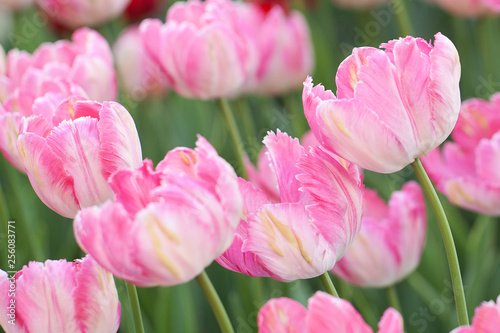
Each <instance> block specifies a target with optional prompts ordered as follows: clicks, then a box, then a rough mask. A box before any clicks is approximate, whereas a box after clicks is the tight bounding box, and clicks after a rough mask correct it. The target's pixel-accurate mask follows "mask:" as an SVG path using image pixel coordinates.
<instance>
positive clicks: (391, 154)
mask: <svg viewBox="0 0 500 333" xmlns="http://www.w3.org/2000/svg"><path fill="white" fill-rule="evenodd" d="M382 47H383V48H385V50H380V49H375V48H372V47H362V48H355V49H354V50H353V53H352V55H350V56H349V57H347V58H346V59H345V60H344V61H343V62H342V63H341V64H340V66H339V69H338V72H337V76H336V83H337V87H338V90H337V97H335V95H334V94H333V93H332V92H331V91H329V90H327V91H325V89H324V88H323V86H321V85H317V86H316V87H313V83H312V79H311V78H307V80H306V81H305V82H304V91H303V95H302V99H303V103H304V112H305V115H306V118H307V120H308V122H309V125H310V126H311V129H312V131H313V132H314V134H315V136H316V138H317V139H318V141H320V142H321V143H322V144H323V145H324V146H325V147H326V148H327V149H329V150H331V151H333V152H335V153H336V154H338V155H340V156H342V157H343V158H345V159H347V160H349V161H351V162H353V163H355V164H357V165H359V166H360V167H361V168H364V169H367V170H371V171H375V172H380V173H391V172H396V171H398V170H401V169H402V168H404V167H405V166H407V165H408V164H410V163H413V162H414V161H415V159H417V158H419V157H422V156H424V155H426V154H427V153H429V152H430V151H432V149H434V148H435V147H437V146H439V145H440V144H441V143H442V142H443V141H444V140H445V139H446V138H447V137H448V135H449V134H450V133H451V130H452V129H453V127H454V126H455V123H456V121H457V118H458V112H459V109H460V91H459V87H458V82H459V79H460V62H459V58H458V53H457V50H456V48H455V46H454V45H453V43H452V42H451V41H450V40H449V39H448V38H447V37H445V36H443V35H442V34H440V33H438V34H436V36H435V41H434V46H433V45H432V44H431V43H427V42H426V41H424V40H423V39H420V38H413V37H406V38H401V39H398V40H393V41H390V42H388V43H386V44H382Z"/></svg>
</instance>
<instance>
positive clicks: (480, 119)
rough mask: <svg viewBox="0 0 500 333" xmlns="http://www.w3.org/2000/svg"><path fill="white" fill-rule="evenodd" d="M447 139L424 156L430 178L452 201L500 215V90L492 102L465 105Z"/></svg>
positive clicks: (476, 101) (492, 98) (480, 101)
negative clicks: (439, 146) (440, 147)
mask: <svg viewBox="0 0 500 333" xmlns="http://www.w3.org/2000/svg"><path fill="white" fill-rule="evenodd" d="M451 136H452V138H453V140H454V142H446V143H445V144H444V146H443V149H442V152H440V150H439V148H437V149H435V150H434V151H432V152H431V153H430V154H429V155H427V156H425V157H424V158H423V159H422V162H423V163H424V166H425V168H426V169H427V172H428V173H429V177H430V178H431V180H432V181H433V182H435V183H436V187H437V189H438V190H439V191H440V192H442V193H443V194H445V195H446V196H447V197H448V200H450V202H451V203H453V204H455V205H458V206H460V207H463V208H466V209H470V210H473V211H475V212H478V213H482V214H487V215H494V216H499V215H500V168H499V165H500V93H496V94H494V95H493V96H492V97H491V102H490V103H488V102H487V101H484V100H481V99H477V98H474V99H470V100H467V101H465V102H464V103H463V104H462V108H461V111H460V116H459V118H458V122H457V126H456V127H455V129H454V130H453V132H452V133H451Z"/></svg>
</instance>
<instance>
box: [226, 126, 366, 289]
mask: <svg viewBox="0 0 500 333" xmlns="http://www.w3.org/2000/svg"><path fill="white" fill-rule="evenodd" d="M264 143H265V145H266V148H267V150H268V156H269V161H270V164H271V168H272V170H274V172H275V174H276V180H277V184H278V188H279V195H280V201H279V202H278V203H271V202H270V200H269V197H268V196H267V195H266V193H264V192H263V191H261V190H258V189H256V188H255V187H254V186H253V185H252V184H251V183H249V182H247V181H245V180H243V179H240V181H239V187H240V191H241V193H242V195H243V218H242V220H241V222H240V224H239V226H238V229H237V230H236V236H235V239H234V242H233V244H232V245H231V247H230V248H229V249H228V250H227V251H226V252H225V253H224V254H223V255H222V256H221V257H219V258H218V259H217V262H218V263H219V264H221V265H222V266H223V267H225V268H227V269H229V270H232V271H236V272H240V273H243V274H247V275H250V276H267V277H272V278H274V279H276V280H280V281H292V280H296V279H306V278H312V277H315V276H318V275H321V274H323V273H325V272H326V271H328V270H330V269H331V268H332V267H333V265H334V264H335V262H336V261H337V260H339V259H340V258H341V257H342V255H343V254H344V252H345V251H346V249H347V247H348V246H349V245H350V244H351V242H352V241H353V240H354V238H355V237H356V235H357V233H358V231H359V227H360V222H361V208H362V194H363V184H362V183H361V175H360V173H359V169H358V168H357V167H356V166H355V165H352V164H350V163H348V162H347V161H345V160H342V159H340V158H338V157H337V156H333V155H331V154H330V153H328V152H326V151H325V150H323V149H322V148H321V147H317V146H315V147H312V148H310V149H309V151H308V152H306V150H305V149H304V148H303V147H302V146H301V145H300V144H299V142H298V140H297V139H292V138H290V137H289V136H288V135H286V134H284V133H282V132H280V131H278V132H277V134H274V133H272V132H270V133H269V134H268V136H266V138H265V139H264Z"/></svg>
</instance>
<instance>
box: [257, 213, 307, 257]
mask: <svg viewBox="0 0 500 333" xmlns="http://www.w3.org/2000/svg"><path fill="white" fill-rule="evenodd" d="M259 217H260V219H261V220H262V222H263V224H264V228H265V230H266V234H267V235H268V236H269V237H270V238H271V241H270V242H269V247H270V248H271V250H272V251H273V252H274V253H276V254H277V255H279V256H280V257H284V253H283V252H282V251H281V249H280V248H279V247H278V246H277V245H276V244H275V243H274V242H273V240H274V239H275V238H274V235H275V232H274V228H273V226H274V227H276V229H278V231H279V232H280V233H281V234H282V235H283V237H285V239H286V240H287V241H288V242H289V243H290V244H291V245H292V246H293V247H294V248H296V249H297V250H299V252H300V255H301V256H302V258H304V260H305V261H306V262H307V263H308V264H310V265H311V264H312V262H313V260H312V258H311V257H310V256H309V254H308V253H307V251H306V250H305V248H304V245H303V243H302V239H301V238H300V237H299V236H297V234H295V233H294V232H293V231H292V230H290V228H289V227H288V226H287V225H285V224H283V223H281V222H280V221H279V220H278V218H277V217H276V216H274V215H273V214H272V213H270V212H264V211H261V212H260V213H259Z"/></svg>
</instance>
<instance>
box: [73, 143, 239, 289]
mask: <svg viewBox="0 0 500 333" xmlns="http://www.w3.org/2000/svg"><path fill="white" fill-rule="evenodd" d="M196 145H197V148H196V149H195V150H192V149H188V148H176V149H174V150H172V151H170V152H169V153H168V154H167V155H166V156H165V159H164V160H163V161H161V162H160V163H159V164H158V166H157V167H156V171H153V166H152V162H151V161H149V160H146V161H144V162H143V164H142V166H141V167H139V168H137V169H135V170H122V171H118V172H117V173H115V174H114V175H113V176H112V177H111V179H110V183H111V187H112V188H113V191H114V192H115V193H116V198H115V199H114V200H112V201H108V202H106V203H105V204H104V205H102V206H100V207H97V206H95V207H91V208H86V209H83V210H82V211H80V212H79V213H78V215H77V216H76V218H75V221H74V231H75V237H76V240H77V242H78V244H79V245H80V247H81V248H82V249H83V250H84V251H85V252H88V253H90V254H92V256H93V257H94V258H95V259H96V260H97V262H99V264H101V265H102V266H103V267H104V268H106V269H107V270H109V271H110V272H112V273H113V274H114V275H115V276H117V277H119V278H122V279H124V280H127V281H129V282H131V283H133V284H136V285H138V286H158V285H161V286H170V285H176V284H181V283H184V282H187V281H189V280H191V279H193V278H194V277H195V276H197V275H198V274H200V273H201V272H202V271H203V269H204V268H205V267H207V266H208V265H209V264H210V263H211V262H212V261H213V260H214V259H215V258H216V257H217V256H219V255H220V254H221V253H222V252H224V251H225V250H226V249H227V248H228V247H229V245H230V244H231V241H232V240H233V237H234V231H235V229H236V227H237V225H238V223H239V219H240V216H241V205H242V202H241V196H240V194H239V192H238V184H237V178H236V174H235V172H234V170H233V169H232V167H231V166H230V165H229V164H228V163H227V162H226V161H224V160H223V159H222V158H221V157H219V156H218V155H217V152H216V151H215V149H214V148H213V147H212V146H211V145H210V144H209V143H208V142H207V141H206V140H205V139H204V138H202V137H199V139H198V141H197V143H196Z"/></svg>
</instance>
